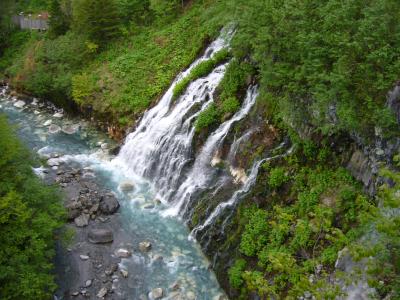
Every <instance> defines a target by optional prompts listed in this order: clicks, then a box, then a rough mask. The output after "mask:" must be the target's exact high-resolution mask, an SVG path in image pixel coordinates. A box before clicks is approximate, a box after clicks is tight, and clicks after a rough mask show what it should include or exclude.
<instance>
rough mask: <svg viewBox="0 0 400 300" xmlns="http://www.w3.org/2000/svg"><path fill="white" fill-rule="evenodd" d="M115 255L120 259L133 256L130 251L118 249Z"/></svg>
mask: <svg viewBox="0 0 400 300" xmlns="http://www.w3.org/2000/svg"><path fill="white" fill-rule="evenodd" d="M115 254H116V255H117V256H118V257H120V258H127V257H129V256H131V255H132V253H131V252H130V251H129V250H128V249H123V248H121V249H118V250H117V251H116V252H115Z"/></svg>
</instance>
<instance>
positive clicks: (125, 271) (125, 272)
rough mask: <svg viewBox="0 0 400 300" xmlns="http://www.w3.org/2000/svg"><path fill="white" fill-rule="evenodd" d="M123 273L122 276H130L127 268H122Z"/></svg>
mask: <svg viewBox="0 0 400 300" xmlns="http://www.w3.org/2000/svg"><path fill="white" fill-rule="evenodd" d="M121 275H122V277H124V278H128V271H127V270H124V269H121Z"/></svg>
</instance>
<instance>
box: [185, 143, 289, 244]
mask: <svg viewBox="0 0 400 300" xmlns="http://www.w3.org/2000/svg"><path fill="white" fill-rule="evenodd" d="M284 145H285V143H281V144H280V145H279V146H278V147H276V148H275V149H274V150H278V149H281V148H282V147H284ZM292 151H293V147H292V148H290V149H289V150H288V151H287V152H286V153H284V154H279V155H275V156H271V157H267V158H264V159H261V160H258V161H256V162H254V164H253V166H252V167H251V170H250V174H249V176H248V179H247V181H246V182H245V184H244V185H243V187H242V188H241V189H239V190H237V191H236V192H235V193H234V194H233V195H232V197H231V198H230V199H229V200H228V201H226V202H222V203H219V204H218V205H217V207H216V208H215V209H214V211H213V212H212V213H211V214H210V215H209V216H208V218H207V219H206V220H205V221H204V223H203V224H200V225H197V226H196V227H195V228H194V229H193V230H192V233H191V236H193V237H196V235H197V233H198V232H199V231H202V230H203V229H205V228H206V227H209V226H210V225H212V224H214V222H215V220H216V219H217V218H218V217H219V216H220V215H221V214H222V212H223V211H224V210H225V209H227V208H228V207H235V206H236V205H237V203H238V202H239V201H240V200H241V199H242V198H243V197H244V196H245V195H247V193H248V192H249V191H250V189H251V188H252V187H253V186H254V184H255V183H256V180H257V175H258V171H259V169H260V166H261V165H262V164H263V163H265V162H267V161H270V160H273V159H276V158H279V157H283V156H286V155H289V154H290V153H292ZM229 218H230V217H228V218H227V219H229Z"/></svg>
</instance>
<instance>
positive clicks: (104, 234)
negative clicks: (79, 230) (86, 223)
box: [88, 228, 114, 244]
mask: <svg viewBox="0 0 400 300" xmlns="http://www.w3.org/2000/svg"><path fill="white" fill-rule="evenodd" d="M113 239H114V237H113V233H112V231H111V230H110V229H106V228H97V229H92V230H90V231H89V233H88V240H89V242H91V243H93V244H105V243H112V241H113Z"/></svg>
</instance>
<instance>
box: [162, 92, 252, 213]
mask: <svg viewBox="0 0 400 300" xmlns="http://www.w3.org/2000/svg"><path fill="white" fill-rule="evenodd" d="M257 96H258V88H257V87H256V86H251V87H249V88H248V90H247V93H246V98H245V100H244V102H243V105H242V108H241V109H240V110H239V111H238V112H236V113H235V114H234V116H233V117H232V118H231V119H229V120H228V121H226V122H224V123H222V124H221V126H220V127H219V128H218V129H217V130H216V131H214V132H213V133H212V134H211V135H210V136H209V137H208V138H207V141H206V142H205V144H204V146H203V147H202V149H201V152H200V154H199V155H198V156H197V157H196V161H195V162H194V165H193V167H192V170H191V171H190V173H189V174H188V176H187V178H186V180H185V181H184V182H183V183H182V184H181V185H180V187H179V189H178V191H177V193H176V195H175V196H174V197H175V198H176V199H178V200H177V201H176V202H175V203H174V204H173V205H171V207H170V208H168V209H167V210H165V211H164V212H163V215H164V216H177V215H178V214H181V215H182V214H184V212H185V211H186V209H187V208H188V206H189V203H191V201H190V200H191V198H192V195H193V194H194V193H195V192H196V191H198V190H200V189H202V188H206V187H207V186H208V185H209V182H210V181H211V180H212V178H213V174H214V171H215V170H214V169H213V168H212V167H211V164H210V163H211V159H212V157H213V155H214V153H215V151H216V150H217V149H218V148H219V147H220V146H221V145H222V143H223V141H224V139H225V137H226V136H227V134H228V132H229V130H230V128H231V126H232V125H233V124H234V123H235V122H237V121H240V120H241V119H243V118H244V117H245V116H246V115H247V114H248V113H249V111H250V109H251V108H252V107H253V105H254V103H255V101H256V98H257Z"/></svg>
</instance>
